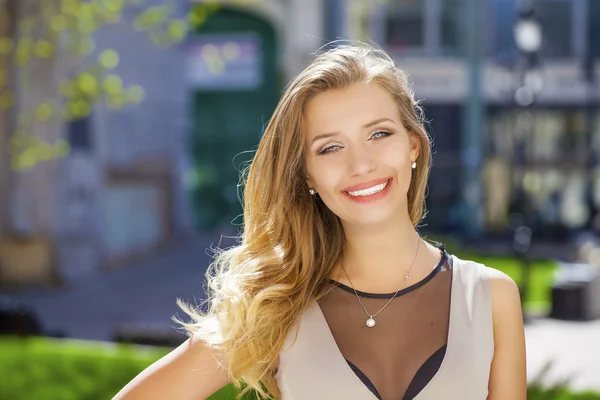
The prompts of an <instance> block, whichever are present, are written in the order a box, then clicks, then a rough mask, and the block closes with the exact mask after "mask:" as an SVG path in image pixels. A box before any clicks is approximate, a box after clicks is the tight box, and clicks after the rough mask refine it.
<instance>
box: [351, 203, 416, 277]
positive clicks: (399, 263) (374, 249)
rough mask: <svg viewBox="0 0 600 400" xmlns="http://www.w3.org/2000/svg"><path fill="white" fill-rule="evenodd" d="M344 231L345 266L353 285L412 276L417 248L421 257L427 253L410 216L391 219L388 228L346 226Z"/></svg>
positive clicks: (384, 226) (379, 226)
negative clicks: (424, 252) (410, 269)
mask: <svg viewBox="0 0 600 400" xmlns="http://www.w3.org/2000/svg"><path fill="white" fill-rule="evenodd" d="M344 231H345V234H346V249H345V253H344V259H343V266H344V268H345V270H346V273H347V274H348V275H349V276H350V279H351V280H353V281H354V280H357V281H363V282H365V281H373V280H376V281H382V280H383V281H385V280H390V279H391V280H396V278H397V277H398V276H400V275H401V276H404V274H405V273H406V272H408V270H409V268H411V265H412V264H413V260H414V261H415V264H417V262H418V259H417V260H415V255H416V252H417V245H418V246H419V253H423V250H426V245H425V244H424V243H419V241H421V240H422V239H421V238H420V237H419V235H418V233H417V232H416V230H415V228H414V226H413V224H412V221H411V220H410V218H409V216H408V214H406V215H404V216H402V217H399V218H393V219H392V218H390V219H389V220H388V221H387V222H386V223H385V224H384V225H379V224H378V225H377V226H373V227H367V228H365V227H364V226H360V227H359V226H344ZM413 267H414V266H413ZM413 271H414V268H413ZM411 272H412V271H411Z"/></svg>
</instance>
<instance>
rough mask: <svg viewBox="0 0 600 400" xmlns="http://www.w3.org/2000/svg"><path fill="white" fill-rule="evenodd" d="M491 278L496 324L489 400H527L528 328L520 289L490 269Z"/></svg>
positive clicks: (503, 275) (501, 273)
mask: <svg viewBox="0 0 600 400" xmlns="http://www.w3.org/2000/svg"><path fill="white" fill-rule="evenodd" d="M488 274H489V277H490V290H491V294H492V318H493V321H494V322H493V325H494V359H493V361H492V367H491V372H490V381H489V386H488V390H489V395H488V400H504V399H511V400H525V399H526V398H527V368H526V355H525V328H524V326H523V314H522V311H521V298H520V294H519V288H518V287H517V285H516V284H515V282H514V281H513V280H512V279H511V278H510V277H509V276H508V275H506V274H505V273H503V272H501V271H498V270H496V269H493V268H488Z"/></svg>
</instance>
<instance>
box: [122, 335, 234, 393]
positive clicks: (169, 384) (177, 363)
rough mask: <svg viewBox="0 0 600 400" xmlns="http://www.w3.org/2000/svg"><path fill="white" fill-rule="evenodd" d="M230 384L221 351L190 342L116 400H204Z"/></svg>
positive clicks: (175, 351) (168, 355) (132, 383)
mask: <svg viewBox="0 0 600 400" xmlns="http://www.w3.org/2000/svg"><path fill="white" fill-rule="evenodd" d="M228 383H229V378H228V373H227V368H226V367H225V365H224V363H223V362H222V360H221V357H220V355H219V353H218V351H216V350H214V349H212V348H210V347H208V346H207V345H205V344H204V343H203V342H201V341H200V340H198V339H196V338H190V339H188V340H186V341H185V342H184V343H182V344H181V345H180V346H179V347H177V348H176V349H174V350H173V351H171V352H170V353H169V354H167V355H165V356H164V357H162V358H161V359H159V360H158V361H156V362H155V363H154V364H152V365H150V366H149V367H148V368H146V369H145V370H144V371H142V372H141V373H140V374H139V375H138V376H136V377H135V378H134V379H133V380H132V381H131V382H129V383H128V384H127V385H126V386H125V387H124V388H123V389H122V390H121V391H120V392H119V393H117V395H116V396H115V397H114V398H113V400H138V399H139V400H142V399H143V400H153V399H156V400H159V399H182V400H184V399H189V400H193V399H201V398H202V399H204V398H207V397H209V396H210V395H211V394H213V393H215V392H216V391H218V390H219V389H221V388H222V387H223V386H225V385H227V384H228Z"/></svg>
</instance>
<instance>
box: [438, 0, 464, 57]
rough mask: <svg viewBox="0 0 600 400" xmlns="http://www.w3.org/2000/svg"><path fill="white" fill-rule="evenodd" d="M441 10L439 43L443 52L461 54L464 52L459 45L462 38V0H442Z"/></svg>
mask: <svg viewBox="0 0 600 400" xmlns="http://www.w3.org/2000/svg"><path fill="white" fill-rule="evenodd" d="M441 4H442V12H441V29H440V31H441V33H440V34H441V37H440V44H441V47H442V53H443V54H449V55H454V54H457V53H458V54H462V53H464V50H463V46H462V45H461V44H462V43H463V42H464V40H463V37H464V31H463V29H462V27H463V26H464V23H463V21H464V15H465V6H466V4H465V1H464V0H442V3H441Z"/></svg>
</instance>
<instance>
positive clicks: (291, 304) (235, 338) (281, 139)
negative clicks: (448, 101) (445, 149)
mask: <svg viewBox="0 0 600 400" xmlns="http://www.w3.org/2000/svg"><path fill="white" fill-rule="evenodd" d="M362 82H371V83H374V84H377V85H379V86H380V87H382V88H384V89H385V90H386V91H387V92H389V93H390V95H391V96H392V97H393V98H394V100H395V101H396V103H397V104H398V110H399V112H400V116H401V119H402V121H403V123H404V126H405V127H406V130H407V131H408V132H409V135H411V136H413V137H415V138H417V139H418V141H419V144H420V151H419V158H418V159H417V161H416V162H417V168H416V169H415V170H414V171H413V177H412V181H411V183H410V186H409V190H408V207H409V210H408V211H409V215H410V218H411V220H412V222H413V224H414V225H415V226H417V224H418V223H419V222H420V221H421V219H422V217H423V213H424V199H425V189H426V184H427V179H428V174H429V168H430V159H431V150H430V141H429V137H428V135H427V132H426V131H425V128H424V125H423V124H424V122H423V113H422V110H421V108H420V106H419V105H418V103H417V102H416V101H415V99H414V94H413V92H412V90H411V88H410V85H409V83H408V80H407V77H406V74H405V73H404V72H403V71H402V70H401V69H399V68H398V67H397V66H396V65H395V63H394V60H393V59H392V58H391V57H390V56H389V55H388V54H387V53H386V52H385V51H383V50H381V49H379V48H375V47H373V46H369V45H364V44H360V45H343V46H338V47H335V48H333V49H329V50H324V51H321V52H320V53H319V54H317V56H316V58H315V60H314V61H313V62H312V63H311V64H310V65H309V66H308V67H307V68H306V69H305V70H304V71H302V72H301V73H300V74H299V75H298V76H297V77H296V78H295V79H294V80H293V81H291V82H290V83H289V85H288V86H287V87H286V89H285V92H284V93H283V96H282V98H281V100H280V102H279V104H278V106H277V108H276V109H275V112H274V114H273V117H272V118H271V120H270V122H269V124H268V126H267V128H266V130H265V132H264V135H263V137H262V139H261V141H260V144H259V146H258V150H257V151H256V155H255V157H254V159H253V161H252V163H251V165H250V167H249V169H248V170H247V176H246V178H245V179H244V178H242V181H244V180H245V182H244V184H245V191H244V230H243V233H242V234H241V235H240V238H239V244H238V245H236V246H235V247H232V248H228V249H225V250H218V251H217V252H216V254H215V257H214V258H213V262H212V263H211V265H210V267H209V270H208V272H207V280H208V300H207V305H208V307H206V310H204V311H202V310H201V309H200V308H199V307H191V306H189V305H186V304H184V303H183V302H181V301H178V304H179V306H180V307H181V308H182V309H183V310H184V311H185V312H186V313H187V314H188V315H189V316H191V318H192V322H189V323H184V322H182V321H180V320H177V321H178V322H179V323H181V324H183V326H184V327H185V329H186V330H187V332H188V333H189V334H190V335H193V336H195V337H198V338H200V339H201V340H202V341H203V342H204V343H206V344H207V345H209V346H211V347H213V348H215V349H217V350H218V354H220V355H221V356H222V357H223V365H224V366H226V368H227V369H228V373H229V376H230V378H231V380H232V382H233V383H234V385H235V386H236V387H237V388H240V387H243V388H244V389H243V390H242V391H241V393H242V394H243V393H245V392H246V391H248V390H252V389H253V390H255V391H256V392H257V393H258V394H259V396H260V397H261V398H269V397H271V396H272V397H273V398H276V399H277V398H280V391H279V388H278V387H277V382H276V379H275V366H276V364H277V361H278V356H279V353H280V351H281V350H282V347H283V343H284V340H285V338H286V335H287V334H288V332H289V331H290V329H291V328H292V327H293V326H294V324H295V323H296V322H297V321H298V320H299V318H300V316H301V315H302V313H303V311H304V309H305V308H306V307H307V305H309V303H310V302H313V301H315V300H318V299H319V298H321V297H322V296H323V295H324V294H325V292H326V290H327V286H328V285H327V282H328V279H329V278H330V274H331V273H332V270H333V266H334V265H335V264H336V263H337V262H338V261H339V260H340V258H341V257H342V255H343V249H344V244H345V237H344V231H343V228H342V224H341V222H340V219H339V218H338V217H337V216H336V215H335V214H333V213H332V212H331V211H330V210H329V209H328V208H327V207H326V206H325V204H324V203H323V202H322V201H321V200H319V199H318V197H313V196H311V195H310V194H309V192H308V189H309V188H308V186H307V179H306V178H307V173H306V169H305V165H304V154H303V152H304V138H303V129H302V121H303V112H304V108H305V106H306V104H307V102H308V101H310V100H311V99H312V98H314V97H315V96H318V95H319V94H320V93H323V92H326V91H329V90H336V89H343V88H346V87H348V86H349V85H352V84H354V83H362Z"/></svg>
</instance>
